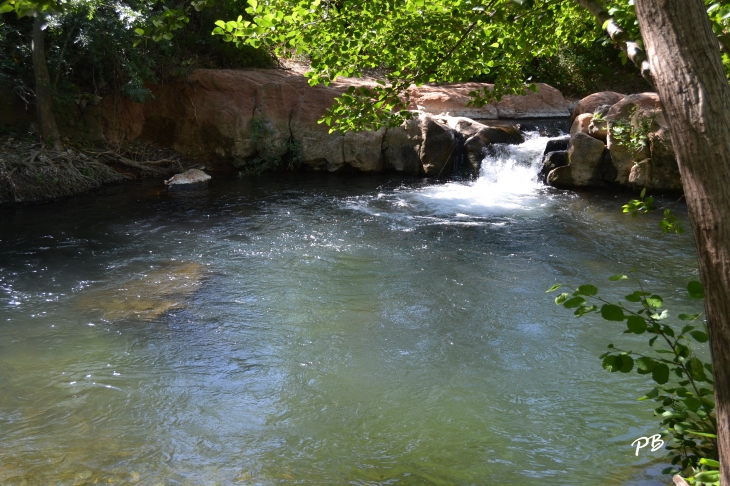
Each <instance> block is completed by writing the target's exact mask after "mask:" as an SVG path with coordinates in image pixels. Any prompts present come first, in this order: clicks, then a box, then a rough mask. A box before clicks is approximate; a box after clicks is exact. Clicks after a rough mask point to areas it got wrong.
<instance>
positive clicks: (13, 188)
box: [0, 135, 195, 205]
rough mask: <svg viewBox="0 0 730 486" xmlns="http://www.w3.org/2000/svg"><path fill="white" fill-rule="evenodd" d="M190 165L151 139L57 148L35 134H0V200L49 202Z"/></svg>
mask: <svg viewBox="0 0 730 486" xmlns="http://www.w3.org/2000/svg"><path fill="white" fill-rule="evenodd" d="M194 165H195V164H194V163H193V162H191V161H190V160H188V159H186V158H185V157H183V156H182V155H180V154H178V153H176V152H174V151H172V150H169V149H164V148H160V147H159V146H156V145H151V144H145V145H143V144H138V145H135V146H128V145H118V146H113V145H111V144H102V143H97V144H85V145H82V144H79V143H78V142H72V141H69V140H67V141H66V143H65V144H64V148H63V150H53V148H51V147H49V146H47V145H46V144H43V143H41V142H39V141H38V140H37V139H35V137H19V136H17V135H16V136H4V137H0V205H8V204H18V203H27V202H36V201H50V200H54V199H57V198H60V197H65V196H70V195H74V194H79V193H83V192H87V191H89V190H92V189H95V188H98V187H101V186H102V185H106V184H113V183H119V182H124V181H132V180H139V179H146V178H160V179H162V178H165V177H169V176H170V175H172V174H175V173H177V172H180V171H182V170H184V169H186V168H189V167H192V166H194Z"/></svg>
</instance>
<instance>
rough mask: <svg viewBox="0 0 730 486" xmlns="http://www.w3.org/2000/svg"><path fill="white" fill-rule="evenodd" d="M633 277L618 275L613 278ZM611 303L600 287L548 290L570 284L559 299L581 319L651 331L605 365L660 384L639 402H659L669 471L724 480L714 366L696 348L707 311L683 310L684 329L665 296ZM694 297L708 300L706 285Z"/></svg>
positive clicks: (606, 358) (694, 289)
mask: <svg viewBox="0 0 730 486" xmlns="http://www.w3.org/2000/svg"><path fill="white" fill-rule="evenodd" d="M626 279H628V276H627V275H621V274H619V275H614V276H612V277H610V279H609V280H611V281H614V282H616V281H620V280H626ZM637 283H638V286H639V289H638V290H635V291H633V292H631V293H630V294H628V295H626V296H625V297H624V300H623V301H621V302H611V301H609V300H606V299H604V298H603V297H601V296H600V295H599V294H598V288H597V287H596V286H594V285H581V286H579V287H577V288H572V287H569V286H565V285H562V284H556V285H553V286H552V287H551V288H550V289H548V290H547V291H548V292H554V291H556V290H558V289H561V288H566V287H567V288H568V289H570V290H571V291H572V292H562V293H560V294H559V295H558V296H557V297H556V298H555V303H556V304H557V305H562V306H563V307H565V308H566V309H571V310H573V309H574V311H573V313H574V315H575V316H576V317H582V316H585V315H587V314H592V313H598V314H600V315H601V317H602V318H603V319H604V320H606V321H610V322H617V323H618V322H620V323H625V329H624V334H637V335H642V334H646V335H649V336H651V337H650V338H649V339H648V343H647V344H648V346H647V347H646V348H644V349H642V350H638V351H637V350H633V349H623V348H621V347H617V346H615V345H613V344H609V345H608V349H609V351H608V352H606V353H604V354H603V355H601V357H600V359H601V360H602V366H603V368H604V369H605V370H606V371H609V372H611V373H616V372H620V373H630V372H631V371H634V370H635V371H636V372H637V373H638V374H640V375H646V376H647V377H650V378H651V379H652V381H653V382H654V383H655V386H654V387H653V388H652V389H651V390H650V391H649V392H648V393H646V395H644V396H643V397H641V398H639V400H653V401H654V402H656V403H657V404H659V406H658V407H657V408H655V409H654V415H655V416H657V417H658V418H659V419H660V424H661V426H662V427H663V430H662V433H663V435H669V436H670V437H671V439H670V440H669V441H668V442H667V446H666V449H667V451H668V452H667V458H668V459H669V460H670V462H671V464H672V467H670V468H667V469H665V470H664V472H665V473H666V474H677V473H680V472H681V473H684V474H685V475H688V478H687V479H688V481H689V482H690V484H696V485H701V484H719V476H718V474H719V472H718V469H719V463H718V462H717V420H716V417H715V403H714V392H713V381H712V365H710V364H709V363H704V362H703V361H702V360H701V359H700V358H699V357H698V356H697V355H696V354H695V353H694V352H693V351H692V349H691V346H692V343H693V342H694V343H700V344H705V343H707V341H708V335H707V326H706V324H705V323H704V322H703V321H702V320H701V317H702V314H701V313H698V314H679V316H677V319H678V320H679V321H680V322H681V323H682V324H681V327H680V326H676V327H673V326H671V325H669V324H668V323H667V320H668V318H669V311H668V310H667V309H664V299H663V298H662V297H661V296H659V295H657V294H653V293H651V292H647V291H645V290H644V289H643V286H642V285H641V282H640V281H639V280H637ZM687 290H688V294H689V297H691V298H695V299H702V298H703V297H704V294H703V291H702V285H701V284H700V283H699V282H696V281H693V282H690V283H689V285H688V286H687Z"/></svg>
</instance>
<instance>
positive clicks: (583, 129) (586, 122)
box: [570, 113, 593, 135]
mask: <svg viewBox="0 0 730 486" xmlns="http://www.w3.org/2000/svg"><path fill="white" fill-rule="evenodd" d="M591 120H593V113H583V114H582V115H578V116H577V117H576V118H575V120H573V124H572V125H571V126H570V134H571V135H575V134H576V133H585V134H586V135H587V134H588V127H589V126H590V124H591Z"/></svg>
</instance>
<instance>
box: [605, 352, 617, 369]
mask: <svg viewBox="0 0 730 486" xmlns="http://www.w3.org/2000/svg"><path fill="white" fill-rule="evenodd" d="M616 358H617V356H616V355H613V354H612V355H610V356H606V357H605V358H603V363H601V366H603V369H604V370H606V371H610V372H611V373H614V372H616V371H618V368H617V367H616V366H615V364H616Z"/></svg>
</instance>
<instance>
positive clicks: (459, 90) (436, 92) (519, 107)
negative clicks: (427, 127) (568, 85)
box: [410, 83, 570, 119]
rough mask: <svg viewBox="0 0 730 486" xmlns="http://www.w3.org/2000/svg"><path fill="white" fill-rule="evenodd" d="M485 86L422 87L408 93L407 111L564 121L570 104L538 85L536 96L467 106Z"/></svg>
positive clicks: (549, 87)
mask: <svg viewBox="0 0 730 486" xmlns="http://www.w3.org/2000/svg"><path fill="white" fill-rule="evenodd" d="M493 87H494V86H493V85H490V84H485V83H455V84H440V85H424V86H420V87H418V88H414V89H412V90H411V92H410V98H411V106H410V108H411V109H414V110H415V109H417V110H418V111H421V112H424V113H430V114H433V115H438V114H449V115H451V116H456V117H467V118H476V119H497V118H545V117H563V116H565V117H567V116H569V115H570V110H569V106H570V103H569V102H568V101H567V100H566V99H565V98H564V97H563V95H562V94H561V93H560V91H558V90H557V89H555V88H553V87H552V86H550V85H547V84H543V83H538V84H537V88H538V89H537V92H533V91H531V90H527V89H526V90H525V94H524V95H509V96H503V97H502V99H501V100H500V101H498V102H492V103H488V104H486V105H484V106H480V107H477V106H474V105H469V102H470V101H471V96H470V95H469V93H471V92H473V91H480V90H484V89H487V90H491V89H493Z"/></svg>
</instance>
